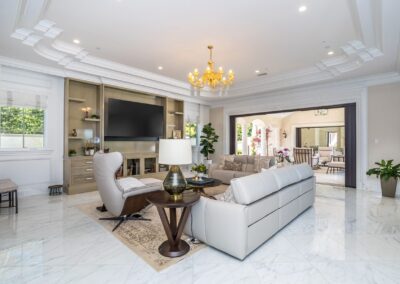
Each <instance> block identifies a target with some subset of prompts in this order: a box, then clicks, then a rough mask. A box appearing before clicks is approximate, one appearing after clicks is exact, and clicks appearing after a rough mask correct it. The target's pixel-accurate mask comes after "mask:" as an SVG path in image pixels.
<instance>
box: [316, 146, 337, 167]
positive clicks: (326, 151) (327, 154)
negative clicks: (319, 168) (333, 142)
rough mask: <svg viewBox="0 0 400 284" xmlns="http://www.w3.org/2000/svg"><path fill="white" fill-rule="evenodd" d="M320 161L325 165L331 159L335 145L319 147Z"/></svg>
mask: <svg viewBox="0 0 400 284" xmlns="http://www.w3.org/2000/svg"><path fill="white" fill-rule="evenodd" d="M318 155H319V163H320V164H321V165H325V164H326V163H328V162H330V161H331V156H332V155H333V147H318Z"/></svg>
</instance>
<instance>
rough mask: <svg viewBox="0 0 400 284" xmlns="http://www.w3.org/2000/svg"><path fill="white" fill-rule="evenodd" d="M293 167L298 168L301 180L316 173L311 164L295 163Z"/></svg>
mask: <svg viewBox="0 0 400 284" xmlns="http://www.w3.org/2000/svg"><path fill="white" fill-rule="evenodd" d="M293 168H294V169H295V170H296V174H297V176H298V177H299V178H300V180H304V179H308V178H310V177H312V176H313V175H314V171H313V170H312V168H311V166H310V165H309V164H300V165H295V166H294V167H293Z"/></svg>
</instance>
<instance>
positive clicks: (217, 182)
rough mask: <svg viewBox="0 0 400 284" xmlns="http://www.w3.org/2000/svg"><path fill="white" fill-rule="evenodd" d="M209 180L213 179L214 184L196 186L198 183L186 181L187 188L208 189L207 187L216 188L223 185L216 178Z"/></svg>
mask: <svg viewBox="0 0 400 284" xmlns="http://www.w3.org/2000/svg"><path fill="white" fill-rule="evenodd" d="M207 179H212V180H213V181H212V182H208V183H204V184H196V183H191V182H190V179H186V182H187V187H188V189H191V188H206V187H214V186H219V185H221V184H222V181H221V180H219V179H216V178H207Z"/></svg>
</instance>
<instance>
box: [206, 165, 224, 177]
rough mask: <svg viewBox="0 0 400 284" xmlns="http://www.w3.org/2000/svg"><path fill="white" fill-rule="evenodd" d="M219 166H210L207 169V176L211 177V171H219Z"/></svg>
mask: <svg viewBox="0 0 400 284" xmlns="http://www.w3.org/2000/svg"><path fill="white" fill-rule="evenodd" d="M221 168H222V167H221V165H220V164H211V165H210V167H209V168H208V176H209V177H212V174H213V171H215V170H218V169H221Z"/></svg>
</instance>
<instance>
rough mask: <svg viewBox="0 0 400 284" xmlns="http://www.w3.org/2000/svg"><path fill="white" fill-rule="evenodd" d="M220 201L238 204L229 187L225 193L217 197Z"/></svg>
mask: <svg viewBox="0 0 400 284" xmlns="http://www.w3.org/2000/svg"><path fill="white" fill-rule="evenodd" d="M216 198H217V199H218V200H221V201H224V202H228V203H236V202H235V197H234V196H233V193H232V188H231V187H230V186H229V187H228V188H227V189H226V190H225V192H224V193H221V194H219V195H217V196H216Z"/></svg>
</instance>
